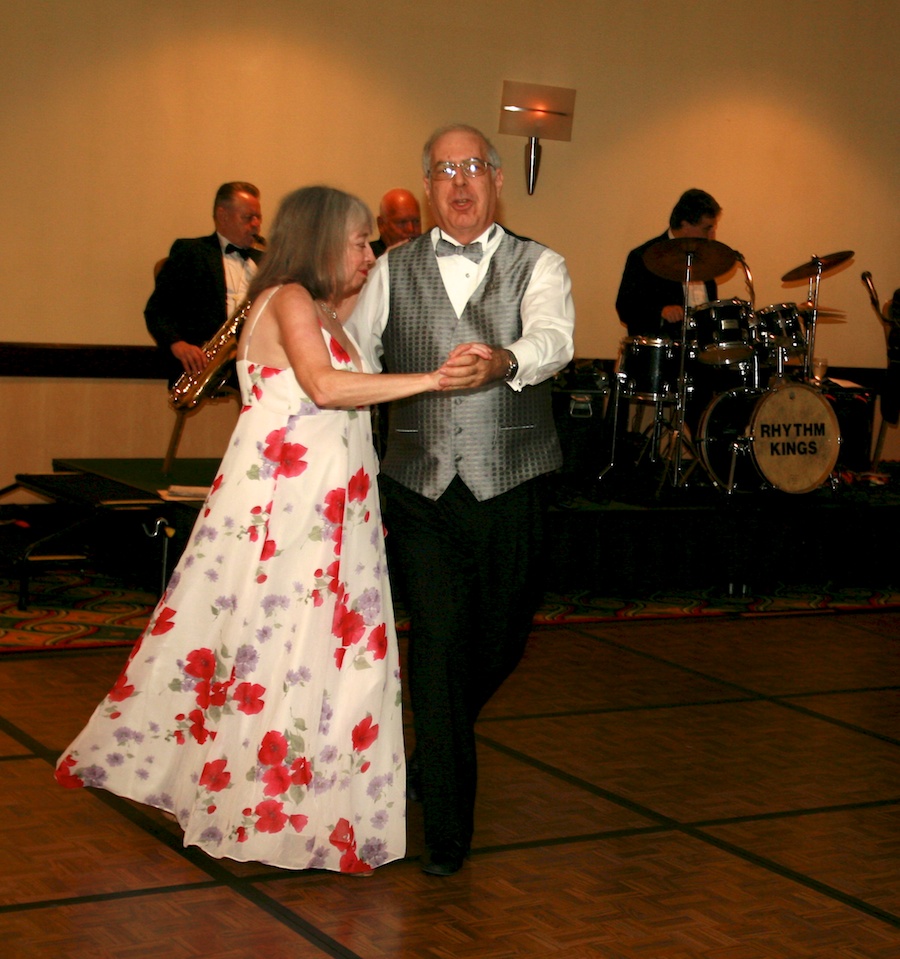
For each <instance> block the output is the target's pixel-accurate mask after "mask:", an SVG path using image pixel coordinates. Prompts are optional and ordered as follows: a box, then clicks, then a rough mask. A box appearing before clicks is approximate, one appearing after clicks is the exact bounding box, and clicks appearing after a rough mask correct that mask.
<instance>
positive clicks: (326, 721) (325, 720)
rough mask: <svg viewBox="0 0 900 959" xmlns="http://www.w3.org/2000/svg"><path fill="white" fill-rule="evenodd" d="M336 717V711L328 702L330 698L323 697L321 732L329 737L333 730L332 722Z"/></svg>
mask: <svg viewBox="0 0 900 959" xmlns="http://www.w3.org/2000/svg"><path fill="white" fill-rule="evenodd" d="M333 716H334V709H332V706H331V703H330V702H329V701H328V696H323V697H322V712H321V713H320V714H319V732H320V733H321V734H322V735H323V736H327V735H328V732H329V730H330V729H331V720H332V717H333Z"/></svg>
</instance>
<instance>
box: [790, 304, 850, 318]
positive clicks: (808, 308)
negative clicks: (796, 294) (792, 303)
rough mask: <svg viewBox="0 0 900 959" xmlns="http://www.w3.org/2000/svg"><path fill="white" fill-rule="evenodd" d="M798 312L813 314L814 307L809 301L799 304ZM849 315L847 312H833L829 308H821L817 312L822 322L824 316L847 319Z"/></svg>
mask: <svg viewBox="0 0 900 959" xmlns="http://www.w3.org/2000/svg"><path fill="white" fill-rule="evenodd" d="M797 311H798V312H799V313H812V311H813V305H812V303H810V302H809V300H807V301H806V302H805V303H798V304H797ZM846 315H847V311H846V310H832V309H829V308H828V307H827V306H820V307H819V308H818V309H817V310H816V316H817V317H818V318H819V319H820V320H821V319H822V317H823V316H835V317H845V316H846Z"/></svg>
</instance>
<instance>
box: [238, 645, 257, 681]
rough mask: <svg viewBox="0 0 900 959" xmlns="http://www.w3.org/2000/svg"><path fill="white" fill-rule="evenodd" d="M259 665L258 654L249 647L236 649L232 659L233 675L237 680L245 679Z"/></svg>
mask: <svg viewBox="0 0 900 959" xmlns="http://www.w3.org/2000/svg"><path fill="white" fill-rule="evenodd" d="M258 665H259V653H257V651H256V650H255V649H254V648H253V647H252V646H249V645H244V646H240V647H238V651H237V654H236V655H235V657H234V674H235V676H237V678H238V679H246V678H247V677H248V676H249V675H250V673H252V672H253V671H254V670H255V669H256V667H257V666H258Z"/></svg>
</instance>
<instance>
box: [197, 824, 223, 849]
mask: <svg viewBox="0 0 900 959" xmlns="http://www.w3.org/2000/svg"><path fill="white" fill-rule="evenodd" d="M200 842H202V843H204V844H206V845H216V846H221V845H222V830H221V829H217V828H216V827H215V826H209V827H208V828H206V829H204V830H203V832H202V833H200Z"/></svg>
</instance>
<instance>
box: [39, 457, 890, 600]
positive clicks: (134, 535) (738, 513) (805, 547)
mask: <svg viewBox="0 0 900 959" xmlns="http://www.w3.org/2000/svg"><path fill="white" fill-rule="evenodd" d="M53 466H54V470H57V471H58V472H59V473H60V474H61V475H60V476H59V478H58V480H59V483H60V490H59V493H58V496H57V497H54V498H55V499H57V500H58V501H59V502H77V499H78V497H81V498H82V499H84V498H91V497H93V500H94V501H95V503H96V504H99V503H101V502H107V501H110V500H111V501H112V502H114V503H119V502H122V501H128V500H136V501H140V503H141V504H142V509H143V510H144V512H143V514H141V513H138V514H137V515H132V514H130V513H128V512H125V513H117V514H116V515H115V522H114V523H113V525H112V526H111V527H110V526H109V524H102V523H101V524H98V526H97V530H98V535H102V536H104V537H106V538H107V539H108V540H109V541H108V542H105V543H104V544H103V548H102V549H101V550H100V554H101V556H103V557H105V558H106V560H107V561H108V562H109V563H110V564H112V566H113V567H114V568H119V569H122V570H127V571H130V572H131V573H132V575H137V576H143V577H144V579H145V581H146V585H147V587H148V588H153V589H156V588H159V584H160V582H161V570H160V562H162V563H163V564H164V565H165V568H166V570H167V571H168V572H170V571H171V568H172V567H173V566H174V564H175V562H176V561H177V559H178V556H179V555H180V553H181V551H182V549H183V548H184V544H185V543H186V542H187V538H188V536H189V534H190V530H191V528H192V526H193V523H194V520H195V519H196V516H197V511H198V509H199V507H200V505H201V500H199V499H196V500H189V501H176V502H173V501H169V500H166V499H164V498H162V497H160V496H159V494H158V491H159V490H163V489H167V488H168V487H169V486H170V485H178V486H191V487H205V486H208V485H209V484H211V483H212V481H213V479H214V478H215V474H216V468H217V466H218V461H217V460H214V459H184V460H178V461H176V462H175V464H174V465H173V468H172V471H171V473H170V474H169V475H168V476H167V475H164V474H163V472H162V460H161V459H158V460H157V459H59V460H55V461H54V463H53ZM883 468H884V469H885V472H884V474H883V475H882V477H881V479H883V480H884V482H883V483H882V484H881V485H874V484H871V483H870V482H869V481H868V480H867V479H866V478H864V476H865V474H854V473H850V472H846V471H845V473H844V474H843V478H841V479H839V480H838V481H837V482H835V483H833V484H832V483H830V482H829V483H827V484H825V485H823V486H822V487H821V488H818V489H815V490H813V491H811V492H808V493H803V494H793V493H785V492H782V491H780V490H777V489H772V488H767V489H760V490H754V491H735V492H733V493H730V494H729V493H726V492H725V491H724V490H722V489H720V488H717V487H715V486H713V485H711V484H710V483H709V481H708V480H707V479H706V478H704V477H703V476H702V475H697V476H696V478H695V479H693V480H691V479H689V480H688V481H687V482H686V483H685V484H684V485H681V486H675V485H673V483H672V481H671V479H670V477H669V476H666V475H665V474H662V473H661V472H660V467H659V466H658V465H654V464H647V465H646V466H638V467H629V468H624V467H617V468H615V469H613V470H610V471H609V472H608V473H607V474H606V475H604V477H603V478H602V479H598V478H597V475H596V471H595V470H594V469H593V466H591V467H588V468H585V465H584V463H581V464H580V466H579V469H578V470H577V471H572V470H569V471H567V472H563V473H560V474H558V475H556V476H554V477H553V478H552V482H551V507H550V517H549V524H548V537H547V542H546V547H545V549H546V558H547V586H548V588H549V589H551V590H553V591H555V592H570V591H572V590H581V589H583V590H589V591H591V592H593V593H595V594H596V595H618V594H622V595H636V594H638V593H641V592H645V593H652V592H658V591H661V590H662V591H664V590H666V589H673V590H674V589H700V588H702V589H708V588H720V589H722V590H727V591H732V592H736V593H740V592H742V591H763V590H767V589H770V588H772V587H773V586H776V585H788V586H790V585H816V586H819V587H827V586H828V585H829V584H830V585H833V586H835V587H838V586H840V587H842V588H846V587H853V586H859V587H866V588H873V587H877V586H879V585H884V586H887V585H896V584H897V582H898V581H900V576H898V575H897V574H898V571H897V562H896V559H895V557H896V554H897V544H898V543H900V464H895V463H894V464H886V465H885V466H884V467H883ZM695 473H696V471H695ZM48 475H51V476H52V474H48ZM73 475H74V476H75V477H76V482H74V483H73V482H72V480H71V479H69V480H67V477H69V478H71V477H72V476H73ZM78 478H80V479H78ZM661 478H662V479H663V482H662V483H660V479H661ZM66 482H69V484H70V488H73V487H75V486H77V487H78V490H77V492H76V493H74V494H69V493H66V492H64V491H63V487H64V485H65V483H66ZM51 489H52V482H51V483H49V484H45V490H46V492H45V495H48V496H52V495H53V494H52V493H51ZM154 517H162V518H164V519H165V521H166V523H167V525H168V526H169V527H170V528H171V529H172V530H173V535H172V536H171V538H170V540H169V542H168V548H167V550H166V554H165V555H164V556H162V557H161V556H160V543H159V541H158V539H150V538H149V537H148V536H147V535H145V534H146V529H145V528H144V527H146V526H147V524H148V522H149V523H152V522H153V520H154ZM129 524H130V526H129ZM136 524H140V529H138V528H137V527H136ZM111 530H112V531H111ZM142 530H143V531H142ZM123 550H124V551H125V552H124V554H123V553H122V551H123Z"/></svg>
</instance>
